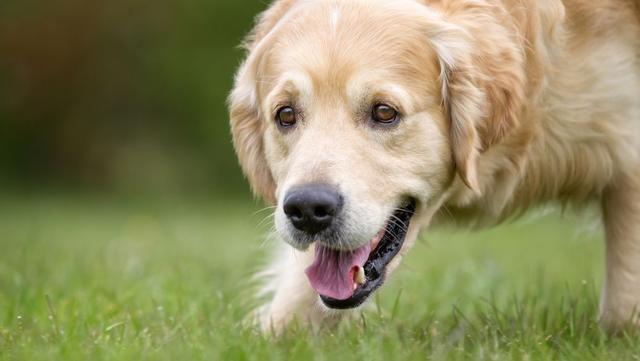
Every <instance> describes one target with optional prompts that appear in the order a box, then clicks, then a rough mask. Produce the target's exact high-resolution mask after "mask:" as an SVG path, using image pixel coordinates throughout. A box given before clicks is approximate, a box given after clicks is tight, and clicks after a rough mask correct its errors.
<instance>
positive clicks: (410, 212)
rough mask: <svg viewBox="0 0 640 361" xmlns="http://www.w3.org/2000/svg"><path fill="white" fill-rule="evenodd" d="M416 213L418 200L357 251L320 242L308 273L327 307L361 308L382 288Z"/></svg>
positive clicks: (394, 215) (403, 207) (398, 211)
mask: <svg viewBox="0 0 640 361" xmlns="http://www.w3.org/2000/svg"><path fill="white" fill-rule="evenodd" d="M415 210H416V201H415V200H413V199H410V200H408V201H406V202H405V203H403V204H402V205H401V207H400V208H397V209H396V210H395V211H394V212H393V213H392V214H391V215H389V217H388V219H387V221H386V224H385V226H384V227H383V228H382V229H381V230H380V231H379V232H378V234H377V235H376V236H375V237H374V238H373V239H371V240H370V241H369V242H368V244H366V245H363V246H361V247H359V248H357V249H351V250H342V249H336V247H332V246H331V243H326V242H318V243H316V247H315V253H316V254H315V257H316V259H315V261H314V263H313V264H312V265H311V266H310V267H309V268H308V269H307V271H306V273H307V277H308V278H309V281H310V283H311V285H312V287H313V288H314V289H315V290H316V292H318V294H319V296H320V300H321V301H322V303H323V304H324V305H325V306H326V307H328V308H330V309H349V308H355V307H358V306H360V305H361V304H362V303H363V302H365V301H366V300H367V299H368V298H369V297H370V296H371V295H372V294H373V293H374V291H375V290H377V289H378V288H379V287H380V286H382V284H383V283H384V281H385V276H386V274H387V266H388V265H389V264H390V263H391V262H392V261H393V260H394V258H395V257H396V255H397V254H398V253H399V252H400V250H401V249H402V247H403V244H404V241H405V238H406V236H407V231H408V229H409V224H410V222H411V220H412V218H413V216H414V213H415ZM336 284H337V285H336Z"/></svg>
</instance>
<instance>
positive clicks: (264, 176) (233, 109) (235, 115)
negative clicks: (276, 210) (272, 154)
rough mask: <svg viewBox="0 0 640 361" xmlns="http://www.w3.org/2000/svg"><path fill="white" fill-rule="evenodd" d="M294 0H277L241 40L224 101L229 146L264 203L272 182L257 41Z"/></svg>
mask: <svg viewBox="0 0 640 361" xmlns="http://www.w3.org/2000/svg"><path fill="white" fill-rule="evenodd" d="M294 1H295V0H281V1H278V2H276V3H275V4H274V5H273V6H272V7H270V8H269V9H268V10H266V11H265V12H264V13H262V14H261V15H260V16H259V17H258V18H257V24H256V26H255V27H254V29H253V30H252V31H251V33H250V34H249V35H248V36H247V38H246V39H245V41H244V43H243V46H244V48H245V49H246V50H247V51H248V56H247V59H246V60H245V61H244V63H243V64H242V65H241V66H240V68H239V70H238V72H237V73H236V77H235V84H234V88H233V90H232V91H231V95H230V96H229V101H228V103H229V115H230V123H231V133H232V135H233V145H234V148H235V150H236V154H237V155H238V159H239V161H240V165H241V167H242V171H243V172H244V174H245V176H246V177H247V179H248V181H249V184H250V185H251V188H252V189H253V192H254V194H255V195H256V196H258V197H262V198H263V199H264V200H265V201H267V202H268V203H275V202H276V196H275V189H276V185H275V182H274V180H273V176H272V175H271V170H270V169H269V166H268V164H267V160H266V155H265V150H264V140H263V134H264V130H265V129H264V124H263V120H262V119H261V114H260V106H259V102H258V99H257V95H256V76H257V65H256V64H257V62H258V59H259V58H260V53H261V49H260V47H261V46H259V45H260V43H261V41H263V40H264V39H265V37H267V35H268V34H269V32H271V31H272V30H273V28H274V27H275V26H276V25H277V24H278V22H279V21H280V20H281V19H282V17H283V16H284V14H285V13H286V11H287V10H289V8H290V7H291V6H292V4H293V3H294Z"/></svg>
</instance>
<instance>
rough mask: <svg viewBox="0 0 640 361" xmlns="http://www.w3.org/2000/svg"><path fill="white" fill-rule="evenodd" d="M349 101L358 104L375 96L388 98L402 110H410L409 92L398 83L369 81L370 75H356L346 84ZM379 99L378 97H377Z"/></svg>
mask: <svg viewBox="0 0 640 361" xmlns="http://www.w3.org/2000/svg"><path fill="white" fill-rule="evenodd" d="M347 96H348V97H349V101H350V102H353V103H355V104H354V106H358V105H360V103H361V102H362V101H371V100H375V98H377V97H383V98H388V99H389V100H391V101H393V102H394V103H396V105H398V106H401V107H402V108H403V110H404V111H410V108H409V107H410V102H409V100H410V99H411V98H412V96H411V94H410V93H409V92H408V91H406V90H405V89H404V88H402V87H401V86H400V85H398V84H394V83H380V82H377V81H371V80H370V77H368V76H367V77H364V76H360V77H356V78H354V79H353V80H351V81H349V83H348V84H347ZM378 100H380V99H378Z"/></svg>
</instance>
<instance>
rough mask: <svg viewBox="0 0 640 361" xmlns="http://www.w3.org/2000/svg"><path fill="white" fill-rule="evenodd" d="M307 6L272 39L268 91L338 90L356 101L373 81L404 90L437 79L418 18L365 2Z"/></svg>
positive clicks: (265, 72)
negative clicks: (290, 87) (292, 87)
mask: <svg viewBox="0 0 640 361" xmlns="http://www.w3.org/2000/svg"><path fill="white" fill-rule="evenodd" d="M309 6H310V7H309V8H308V9H298V10H297V11H298V12H299V14H296V16H293V17H291V18H290V19H289V20H287V21H288V23H287V24H283V25H282V27H281V28H280V29H279V32H278V34H274V35H275V36H274V38H275V41H274V42H273V45H272V46H271V47H270V49H269V50H268V51H267V55H266V58H267V59H266V61H263V63H262V64H263V65H264V68H263V72H262V73H263V77H262V79H263V80H266V83H265V84H266V85H267V86H270V87H271V89H273V88H275V87H277V86H278V85H281V84H282V83H283V82H288V83H293V84H304V85H306V86H305V87H303V88H302V89H301V90H304V89H313V90H314V91H315V93H316V95H318V93H322V92H323V91H331V92H332V93H333V94H335V89H336V88H339V89H340V91H342V92H344V93H346V94H345V95H355V93H356V92H358V91H361V90H359V89H361V88H362V86H365V85H367V84H370V83H374V82H376V81H381V80H385V81H388V82H391V83H393V82H395V83H396V84H400V83H401V84H405V85H406V83H407V81H416V80H419V79H421V78H422V80H423V81H425V80H432V78H437V76H438V74H439V71H438V68H437V66H438V65H437V60H436V56H435V52H433V51H432V49H431V48H430V47H429V45H428V42H427V41H426V35H425V33H424V31H423V30H424V29H422V26H423V24H422V23H420V21H419V19H417V17H416V18H414V17H411V16H410V15H408V14H406V12H405V13H401V14H393V13H390V12H389V9H386V10H385V9H380V8H378V7H375V6H371V4H368V3H366V2H352V1H340V2H318V3H315V4H313V3H312V4H311V5H309ZM395 15H397V17H395V18H394V16H395ZM292 74H296V75H295V76H292ZM292 79H293V81H292ZM301 79H308V81H307V80H305V81H302V80H301ZM396 90H397V88H396Z"/></svg>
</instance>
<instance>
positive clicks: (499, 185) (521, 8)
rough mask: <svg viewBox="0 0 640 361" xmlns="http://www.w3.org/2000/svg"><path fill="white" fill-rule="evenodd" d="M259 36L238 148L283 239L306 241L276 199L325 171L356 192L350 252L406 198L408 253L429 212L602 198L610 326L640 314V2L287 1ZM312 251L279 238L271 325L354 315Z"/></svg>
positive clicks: (481, 214)
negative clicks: (288, 124)
mask: <svg viewBox="0 0 640 361" xmlns="http://www.w3.org/2000/svg"><path fill="white" fill-rule="evenodd" d="M245 46H246V48H247V50H248V57H247V59H246V61H245V62H244V63H243V65H242V66H241V67H240V69H239V71H238V74H237V76H236V83H235V87H234V90H233V92H232V94H231V96H230V101H229V103H230V114H231V129H232V133H233V140H234V145H235V148H236V151H237V154H238V157H239V160H240V163H241V165H242V168H243V170H244V172H245V174H246V176H247V178H248V179H249V182H250V184H251V186H252V187H253V190H254V192H255V193H256V194H257V195H258V196H260V197H262V198H264V199H265V200H266V201H267V202H270V203H273V204H276V205H277V207H276V212H275V220H276V228H277V230H278V233H279V235H280V236H281V237H282V238H283V239H284V240H285V241H287V242H289V243H290V244H292V245H293V246H294V247H295V246H296V241H295V236H294V235H293V230H292V229H291V227H290V226H289V225H288V223H287V222H286V218H285V217H284V215H283V213H282V210H281V208H282V207H281V204H279V201H280V200H281V199H282V197H283V195H284V194H285V193H286V191H287V190H288V189H289V188H290V187H292V186H294V185H297V184H302V183H307V182H314V181H323V182H329V183H332V184H337V185H338V186H339V188H340V189H341V191H342V192H343V193H344V194H345V195H346V198H347V200H348V202H347V204H346V205H345V208H346V210H345V221H344V230H343V233H342V238H343V242H344V247H345V248H347V249H348V248H353V247H355V246H357V245H361V244H363V243H364V242H367V240H369V239H371V238H372V237H373V236H374V235H375V234H376V233H377V232H379V230H380V229H381V228H382V227H384V224H385V220H386V219H387V218H388V217H389V214H390V213H391V212H393V209H394V207H396V206H398V204H397V202H398V200H399V199H401V198H402V197H403V196H407V195H410V196H412V197H414V198H415V199H416V200H417V201H418V211H417V214H416V216H415V217H414V220H413V221H412V225H411V228H410V229H409V233H408V235H407V239H406V242H405V246H404V247H403V250H402V253H404V252H406V251H407V250H408V249H409V248H410V247H411V245H412V244H413V242H414V241H415V239H416V237H417V236H418V233H419V232H420V231H421V230H424V229H425V228H426V227H427V226H428V225H437V224H440V223H443V222H451V220H452V219H453V220H454V222H455V223H456V225H459V226H470V227H485V226H492V225H495V224H497V223H499V222H501V221H503V220H505V219H506V218H508V217H512V216H514V215H517V214H520V213H522V212H524V211H526V210H527V209H530V208H532V207H534V206H537V205H540V204H547V203H559V204H562V205H566V204H572V205H577V206H583V205H585V204H587V203H598V204H599V205H600V206H601V208H602V214H603V220H604V224H605V229H606V242H607V247H606V282H605V285H604V288H603V292H602V301H601V315H600V317H601V323H602V325H603V326H605V327H607V328H608V329H611V330H616V329H620V328H621V327H623V326H625V325H626V324H627V323H629V322H631V323H634V324H637V323H638V322H637V319H636V318H635V317H634V310H635V309H636V307H638V306H640V6H639V4H638V2H637V1H635V0H626V1H625V0H598V1H590V0H564V1H560V0H546V1H538V0H422V1H417V0H278V1H275V3H274V4H273V5H272V6H271V7H270V8H269V9H268V10H267V11H265V12H264V13H263V14H262V15H261V16H260V17H259V18H258V21H257V25H256V27H255V29H254V30H253V32H252V33H251V35H250V36H249V37H248V39H247V41H246V43H245ZM376 101H385V102H388V103H391V104H393V105H394V106H396V107H398V108H399V109H400V112H401V114H402V115H403V119H402V121H401V122H400V124H399V125H397V126H396V127H394V128H393V129H384V130H381V129H376V128H375V127H372V126H371V125H370V124H368V122H367V120H366V118H367V117H366V115H367V114H368V113H367V112H368V109H370V106H371V104H372V103H374V102H376ZM282 104H293V105H295V107H296V109H300V114H299V118H300V121H299V123H300V124H299V125H297V127H296V129H294V130H292V131H286V132H284V131H282V130H281V129H278V127H277V126H276V124H275V122H274V110H275V109H277V107H278V105H282ZM445 207H446V210H447V211H446V212H442V210H443V209H445ZM443 213H444V214H443ZM445 214H446V215H445ZM312 254H313V252H312V250H306V251H305V250H295V251H294V250H291V249H286V250H283V251H282V252H281V253H280V254H278V256H277V257H276V258H275V259H274V262H273V266H271V267H270V268H268V269H267V270H266V271H265V274H268V275H270V276H271V280H270V282H269V283H268V284H267V286H266V287H265V291H267V292H269V293H271V294H272V299H271V301H270V302H269V303H268V304H266V305H264V307H262V308H261V309H260V310H259V312H258V317H259V320H260V321H261V324H262V326H263V327H264V328H266V329H276V330H278V329H281V328H282V327H284V326H285V325H286V324H287V323H288V322H290V321H291V320H292V319H293V318H294V317H297V318H298V319H300V320H302V321H308V322H309V323H311V324H314V325H317V324H320V323H322V322H324V321H325V320H334V319H339V318H340V317H342V316H344V315H345V314H347V313H346V312H329V311H328V310H326V309H325V308H324V307H323V306H321V305H320V304H319V302H318V300H317V295H316V294H315V293H314V291H313V290H312V289H311V288H310V286H309V285H308V283H307V280H306V278H305V276H304V272H303V271H304V268H305V267H306V266H307V265H308V264H309V263H310V262H311V257H312ZM400 258H401V257H400V256H398V257H396V259H395V260H394V263H393V266H395V265H397V263H398V262H399V261H400ZM392 268H393V267H391V268H390V269H389V271H391V270H392Z"/></svg>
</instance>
